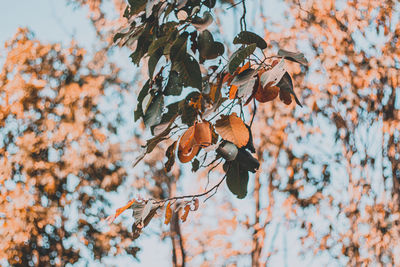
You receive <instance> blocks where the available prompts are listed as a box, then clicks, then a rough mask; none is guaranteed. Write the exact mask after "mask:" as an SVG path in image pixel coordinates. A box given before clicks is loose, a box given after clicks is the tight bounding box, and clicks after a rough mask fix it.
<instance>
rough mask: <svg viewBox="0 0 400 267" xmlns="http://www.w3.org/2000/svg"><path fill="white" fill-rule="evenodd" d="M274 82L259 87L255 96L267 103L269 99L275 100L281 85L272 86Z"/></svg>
mask: <svg viewBox="0 0 400 267" xmlns="http://www.w3.org/2000/svg"><path fill="white" fill-rule="evenodd" d="M272 83H273V82H270V83H268V84H267V85H265V86H264V87H262V86H261V84H260V86H259V87H258V89H257V92H256V94H255V97H256V99H257V101H259V102H261V103H265V102H268V101H272V100H274V99H275V98H276V97H277V96H278V94H279V87H278V86H271V84H272Z"/></svg>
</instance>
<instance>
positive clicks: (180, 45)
mask: <svg viewBox="0 0 400 267" xmlns="http://www.w3.org/2000/svg"><path fill="white" fill-rule="evenodd" d="M188 36H189V33H188V32H183V33H182V34H181V35H180V36H179V37H178V38H177V39H176V40H175V42H174V43H173V44H172V46H171V49H170V51H169V57H170V59H171V61H174V60H175V59H176V60H181V59H183V57H184V56H185V55H186V54H187V53H186V47H187V39H188Z"/></svg>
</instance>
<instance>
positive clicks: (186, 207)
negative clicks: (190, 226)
mask: <svg viewBox="0 0 400 267" xmlns="http://www.w3.org/2000/svg"><path fill="white" fill-rule="evenodd" d="M183 209H184V210H185V212H184V213H183V215H182V217H181V219H182V222H186V219H187V216H188V215H189V211H190V205H186V206H185V207H184V208H183Z"/></svg>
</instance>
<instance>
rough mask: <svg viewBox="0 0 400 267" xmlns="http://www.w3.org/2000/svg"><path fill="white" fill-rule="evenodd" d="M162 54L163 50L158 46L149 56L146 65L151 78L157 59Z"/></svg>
mask: <svg viewBox="0 0 400 267" xmlns="http://www.w3.org/2000/svg"><path fill="white" fill-rule="evenodd" d="M162 55H163V50H162V49H161V48H159V49H158V50H157V51H155V52H154V53H153V54H152V55H151V56H150V58H149V63H148V67H149V77H150V78H151V79H153V74H154V70H155V68H156V66H157V63H158V61H159V60H160V58H161V57H162Z"/></svg>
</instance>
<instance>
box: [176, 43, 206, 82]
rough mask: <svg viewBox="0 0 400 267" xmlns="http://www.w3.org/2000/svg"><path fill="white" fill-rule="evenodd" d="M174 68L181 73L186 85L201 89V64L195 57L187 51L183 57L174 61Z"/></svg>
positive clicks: (180, 75)
mask: <svg viewBox="0 0 400 267" xmlns="http://www.w3.org/2000/svg"><path fill="white" fill-rule="evenodd" d="M171 49H172V48H171ZM172 69H173V70H175V71H177V72H178V73H179V77H180V79H181V81H182V82H183V85H184V86H191V87H194V88H197V89H199V90H201V87H202V78H201V72H200V66H199V63H198V62H197V60H196V59H195V58H194V57H192V56H191V55H189V54H187V53H185V54H184V55H182V58H181V59H179V60H176V61H173V63H172Z"/></svg>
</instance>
